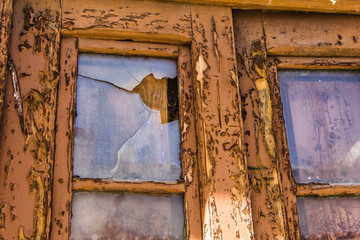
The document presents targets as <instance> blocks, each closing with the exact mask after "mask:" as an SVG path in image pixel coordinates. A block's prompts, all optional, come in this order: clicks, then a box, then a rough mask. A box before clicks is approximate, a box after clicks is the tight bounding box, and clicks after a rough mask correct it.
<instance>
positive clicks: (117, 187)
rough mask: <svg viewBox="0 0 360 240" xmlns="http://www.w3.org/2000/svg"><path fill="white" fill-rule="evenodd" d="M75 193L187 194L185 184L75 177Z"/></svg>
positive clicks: (73, 184)
mask: <svg viewBox="0 0 360 240" xmlns="http://www.w3.org/2000/svg"><path fill="white" fill-rule="evenodd" d="M72 186H73V187H72V189H73V191H87V192H134V193H152V194H179V193H184V192H185V184H184V183H176V182H174V183H172V182H135V181H134V182H114V181H107V180H102V179H91V178H86V179H81V178H77V177H74V178H73V183H72Z"/></svg>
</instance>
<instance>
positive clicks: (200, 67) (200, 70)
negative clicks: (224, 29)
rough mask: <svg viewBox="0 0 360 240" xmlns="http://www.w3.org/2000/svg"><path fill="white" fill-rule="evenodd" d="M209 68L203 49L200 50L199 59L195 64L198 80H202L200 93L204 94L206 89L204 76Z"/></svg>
mask: <svg viewBox="0 0 360 240" xmlns="http://www.w3.org/2000/svg"><path fill="white" fill-rule="evenodd" d="M207 69H208V64H207V63H206V61H205V58H204V55H203V53H202V51H200V54H199V57H198V60H197V61H196V64H195V71H196V72H197V74H196V80H197V81H198V82H200V95H201V96H203V89H204V78H205V71H206V70H207Z"/></svg>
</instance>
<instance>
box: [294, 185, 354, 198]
mask: <svg viewBox="0 0 360 240" xmlns="http://www.w3.org/2000/svg"><path fill="white" fill-rule="evenodd" d="M296 195H297V196H298V197H330V196H348V197H353V196H360V186H358V185H331V184H315V183H314V184H298V185H297V186H296Z"/></svg>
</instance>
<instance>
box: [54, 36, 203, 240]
mask: <svg viewBox="0 0 360 240" xmlns="http://www.w3.org/2000/svg"><path fill="white" fill-rule="evenodd" d="M100 45H101V46H102V47H100V48H99V46H100ZM108 47H109V48H110V49H111V51H112V52H116V53H122V52H126V54H127V55H128V52H127V51H128V50H129V49H131V52H133V53H135V54H136V55H138V54H139V53H142V54H143V56H146V53H149V55H151V56H154V55H156V56H159V55H160V54H172V55H174V54H176V56H177V57H178V74H179V76H178V79H179V96H180V103H181V104H180V105H181V108H180V126H181V159H182V166H183V172H182V177H181V178H182V179H183V182H179V183H176V182H123V181H121V182H117V181H111V180H110V179H108V180H101V179H79V178H77V177H75V178H74V179H73V180H72V177H71V176H72V159H73V147H74V121H75V106H76V104H75V102H76V99H75V98H76V77H77V76H76V75H77V74H76V73H77V57H78V52H79V51H80V50H81V49H84V48H85V49H86V50H89V51H90V50H92V49H95V50H96V51H97V52H98V53H104V52H105V53H106V52H108V51H109V50H108V49H107V48H108ZM101 49H104V52H101ZM62 50H63V51H62V54H61V72H60V84H59V104H58V113H59V115H58V117H57V129H58V132H57V139H56V146H57V147H56V152H55V158H56V162H55V171H54V179H55V180H54V189H56V191H54V201H53V222H54V223H55V224H53V225H52V226H53V227H52V235H51V238H52V239H63V238H67V236H68V235H69V232H70V231H69V229H70V217H71V199H72V191H110V192H119V193H120V192H138V193H148V194H183V195H184V208H185V211H186V218H185V221H186V222H185V224H186V230H187V232H186V236H187V237H188V238H189V239H200V238H201V218H200V211H199V208H200V207H199V205H200V202H199V192H198V170H197V161H196V144H195V139H196V136H195V120H194V119H195V118H194V107H193V98H194V97H193V89H192V86H191V64H190V51H189V49H188V48H187V47H179V46H167V45H159V44H149V46H145V45H144V44H141V43H132V42H114V41H99V40H88V39H74V38H70V39H68V38H65V39H63V41H62ZM64 153H66V154H64Z"/></svg>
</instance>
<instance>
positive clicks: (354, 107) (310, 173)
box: [279, 71, 360, 183]
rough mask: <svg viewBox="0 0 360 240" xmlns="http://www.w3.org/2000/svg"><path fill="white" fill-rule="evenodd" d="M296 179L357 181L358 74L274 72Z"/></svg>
mask: <svg viewBox="0 0 360 240" xmlns="http://www.w3.org/2000/svg"><path fill="white" fill-rule="evenodd" d="M279 83H280V89H281V95H282V100H283V104H284V116H285V123H286V132H287V136H288V143H289V150H290V158H291V164H292V169H293V175H294V177H295V180H296V181H297V182H303V183H307V182H329V183H359V182H360V174H358V172H359V169H360V121H359V119H360V107H359V103H360V74H359V73H356V72H344V71H279Z"/></svg>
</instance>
